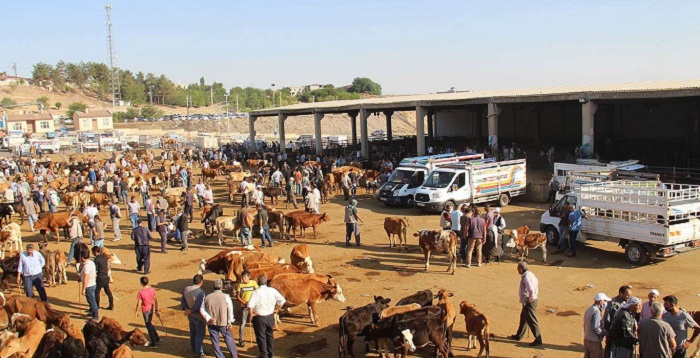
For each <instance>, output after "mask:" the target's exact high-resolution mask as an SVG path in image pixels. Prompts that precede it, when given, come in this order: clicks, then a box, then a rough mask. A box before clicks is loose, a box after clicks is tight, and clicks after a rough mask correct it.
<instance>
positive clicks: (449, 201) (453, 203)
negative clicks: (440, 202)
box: [442, 200, 457, 210]
mask: <svg viewBox="0 0 700 358" xmlns="http://www.w3.org/2000/svg"><path fill="white" fill-rule="evenodd" d="M448 205H452V208H453V209H456V208H457V207H456V206H455V202H454V201H452V200H448V201H447V202H446V203H445V206H443V207H442V210H447V206H448Z"/></svg>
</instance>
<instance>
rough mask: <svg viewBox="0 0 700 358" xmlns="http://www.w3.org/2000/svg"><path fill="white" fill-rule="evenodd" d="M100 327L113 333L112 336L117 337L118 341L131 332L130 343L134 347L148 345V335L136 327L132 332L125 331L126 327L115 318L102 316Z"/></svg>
mask: <svg viewBox="0 0 700 358" xmlns="http://www.w3.org/2000/svg"><path fill="white" fill-rule="evenodd" d="M100 327H102V328H103V329H104V330H105V331H107V332H108V333H109V334H111V335H112V338H114V339H116V340H117V341H121V340H122V339H124V337H126V336H127V335H129V334H130V333H131V335H130V336H129V345H131V346H132V347H133V346H143V345H148V338H146V335H145V334H144V333H143V332H142V331H141V330H140V329H138V328H134V329H133V330H131V332H129V331H125V330H124V327H122V325H121V324H119V322H117V320H115V319H113V318H109V317H102V320H101V321H100Z"/></svg>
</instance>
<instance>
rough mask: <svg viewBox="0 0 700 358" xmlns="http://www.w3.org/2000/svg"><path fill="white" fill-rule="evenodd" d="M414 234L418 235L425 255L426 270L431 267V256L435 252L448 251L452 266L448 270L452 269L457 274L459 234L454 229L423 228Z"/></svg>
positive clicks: (419, 243)
mask: <svg viewBox="0 0 700 358" xmlns="http://www.w3.org/2000/svg"><path fill="white" fill-rule="evenodd" d="M413 236H416V237H418V245H419V246H420V248H421V249H422V250H423V255H424V256H425V270H426V271H428V268H429V267H430V256H431V254H432V253H433V252H446V253H447V254H448V255H449V256H450V266H448V267H447V272H449V271H450V270H452V274H453V275H454V274H455V268H456V267H457V234H455V232H454V231H452V230H442V231H438V230H421V231H419V232H417V233H415V234H413Z"/></svg>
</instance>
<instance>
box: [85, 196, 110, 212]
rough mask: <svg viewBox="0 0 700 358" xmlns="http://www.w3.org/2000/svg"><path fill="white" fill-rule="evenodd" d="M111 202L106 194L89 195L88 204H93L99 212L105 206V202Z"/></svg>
mask: <svg viewBox="0 0 700 358" xmlns="http://www.w3.org/2000/svg"><path fill="white" fill-rule="evenodd" d="M110 200H111V197H110V195H109V194H107V193H92V194H90V203H92V204H95V207H97V209H98V210H99V209H100V208H101V207H103V206H106V205H107V202H108V201H110Z"/></svg>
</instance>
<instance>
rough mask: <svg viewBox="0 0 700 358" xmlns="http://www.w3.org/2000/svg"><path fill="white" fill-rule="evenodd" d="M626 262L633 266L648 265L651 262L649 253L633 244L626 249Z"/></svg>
mask: <svg viewBox="0 0 700 358" xmlns="http://www.w3.org/2000/svg"><path fill="white" fill-rule="evenodd" d="M625 260H627V262H629V263H631V264H632V265H646V264H647V263H648V262H649V253H648V252H647V250H646V249H645V248H644V247H643V246H642V245H640V244H638V243H636V242H631V243H629V244H628V245H627V247H625Z"/></svg>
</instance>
